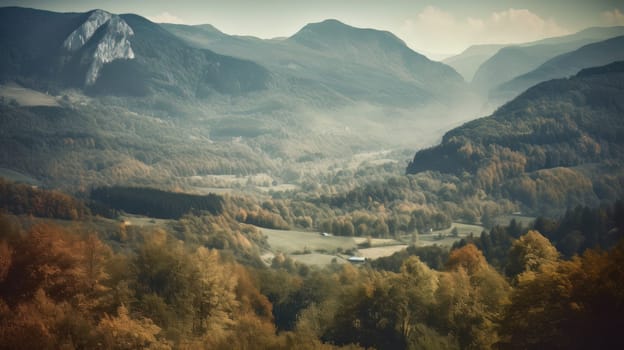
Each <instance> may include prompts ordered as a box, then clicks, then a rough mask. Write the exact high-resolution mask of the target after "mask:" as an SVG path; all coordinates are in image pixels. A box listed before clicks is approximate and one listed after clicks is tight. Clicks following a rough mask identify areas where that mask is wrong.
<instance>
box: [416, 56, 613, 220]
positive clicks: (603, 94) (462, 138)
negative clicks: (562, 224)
mask: <svg viewBox="0 0 624 350" xmlns="http://www.w3.org/2000/svg"><path fill="white" fill-rule="evenodd" d="M623 82H624V63H623V62H616V63H613V64H611V65H607V66H604V67H600V68H594V69H587V70H583V71H581V72H580V73H579V74H577V75H576V76H575V77H572V78H570V79H559V80H552V81H549V82H545V83H542V84H539V85H537V86H535V87H533V88H531V89H529V90H528V91H526V92H525V93H523V94H522V95H520V96H519V97H518V98H516V99H514V100H513V101H511V102H509V103H507V104H506V105H504V106H503V107H501V108H500V109H499V110H497V111H496V112H495V113H494V114H493V115H491V116H490V117H486V118H482V119H478V120H474V121H472V122H469V123H466V124H464V125H463V126H461V127H459V128H456V129H453V130H451V131H449V132H448V133H446V134H445V135H444V137H443V139H442V142H441V144H440V145H438V146H435V147H433V148H430V149H425V150H421V151H419V152H417V153H416V155H415V156H414V159H413V161H412V162H411V163H410V164H409V166H408V168H407V172H408V173H418V172H422V171H427V170H432V171H440V172H444V173H453V174H457V175H461V174H468V175H469V176H470V178H471V181H472V183H473V185H474V186H476V187H477V188H480V189H483V190H485V191H486V192H487V193H490V194H492V195H495V196H503V197H508V198H511V199H514V200H517V201H520V202H521V203H523V204H524V205H525V207H526V208H531V209H532V210H537V211H540V210H544V211H546V212H553V211H555V212H556V211H557V210H559V211H561V210H564V209H565V208H566V207H571V206H576V205H579V204H587V203H597V202H598V201H601V200H614V199H616V198H617V196H619V195H621V193H622V187H621V185H619V184H621V183H622V180H624V177H623V172H622V171H623V169H622V154H623V153H622V151H624V143H623V141H624V118H622V115H623V112H624V103H623V102H622V101H624V83H623Z"/></svg>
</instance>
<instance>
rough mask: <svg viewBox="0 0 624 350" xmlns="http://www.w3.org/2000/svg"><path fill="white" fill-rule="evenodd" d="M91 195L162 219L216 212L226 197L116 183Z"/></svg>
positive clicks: (93, 197) (114, 206) (109, 203)
mask: <svg viewBox="0 0 624 350" xmlns="http://www.w3.org/2000/svg"><path fill="white" fill-rule="evenodd" d="M90 197H91V199H92V200H95V201H99V202H101V203H103V204H105V205H108V206H109V207H111V208H113V209H116V210H123V211H125V212H128V213H132V214H139V215H145V216H150V217H156V218H162V219H179V218H180V217H182V215H184V214H186V213H189V212H192V211H196V212H200V211H208V212H210V213H212V214H219V213H221V212H222V211H223V198H222V197H220V196H218V195H216V194H212V193H211V194H208V195H204V196H200V195H193V194H187V193H175V192H168V191H162V190H157V189H153V188H145V187H122V186H115V187H100V188H95V189H93V190H92V191H91V194H90Z"/></svg>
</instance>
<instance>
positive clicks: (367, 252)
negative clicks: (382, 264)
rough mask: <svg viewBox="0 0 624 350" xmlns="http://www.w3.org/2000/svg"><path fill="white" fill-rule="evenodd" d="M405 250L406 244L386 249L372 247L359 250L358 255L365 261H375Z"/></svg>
mask: <svg viewBox="0 0 624 350" xmlns="http://www.w3.org/2000/svg"><path fill="white" fill-rule="evenodd" d="M405 248H407V244H401V245H392V246H386V247H373V248H365V249H360V250H359V251H358V252H359V255H360V256H363V257H365V258H366V259H377V258H381V257H384V256H389V255H392V254H394V253H396V252H398V251H400V250H403V249H405Z"/></svg>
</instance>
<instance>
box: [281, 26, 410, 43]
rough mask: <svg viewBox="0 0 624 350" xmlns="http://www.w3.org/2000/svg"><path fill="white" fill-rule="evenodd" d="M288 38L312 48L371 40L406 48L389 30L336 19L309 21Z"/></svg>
mask: <svg viewBox="0 0 624 350" xmlns="http://www.w3.org/2000/svg"><path fill="white" fill-rule="evenodd" d="M290 40H293V41H295V42H297V43H299V44H301V45H304V46H308V47H310V48H313V49H320V48H326V49H327V48H332V49H337V48H344V47H345V46H353V45H358V44H362V43H365V44H367V45H368V44H370V43H372V42H377V43H380V44H382V45H381V46H388V47H395V48H396V47H403V46H404V47H406V48H407V45H406V44H405V42H403V40H401V39H399V38H398V37H396V36H395V35H394V34H392V33H390V32H387V31H382V30H376V29H369V28H357V27H352V26H350V25H348V24H345V23H343V22H340V21H339V20H337V19H327V20H324V21H322V22H317V23H309V24H307V25H306V26H304V27H303V28H301V30H299V31H298V32H297V33H295V35H293V36H292V37H290Z"/></svg>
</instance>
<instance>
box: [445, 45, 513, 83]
mask: <svg viewBox="0 0 624 350" xmlns="http://www.w3.org/2000/svg"><path fill="white" fill-rule="evenodd" d="M503 47H505V45H502V44H492V45H473V46H470V47H469V48H467V49H466V50H464V51H463V52H462V53H460V54H458V55H455V56H451V57H448V58H445V59H443V60H442V62H444V63H446V64H448V65H449V66H451V67H453V68H454V69H455V70H456V71H457V73H459V74H461V75H462V76H463V77H464V80H466V81H468V82H469V81H471V80H472V78H473V77H474V75H475V73H476V72H477V69H479V66H481V64H483V62H485V61H487V60H488V59H489V58H490V57H492V56H494V54H496V52H498V50H500V49H502V48H503Z"/></svg>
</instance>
